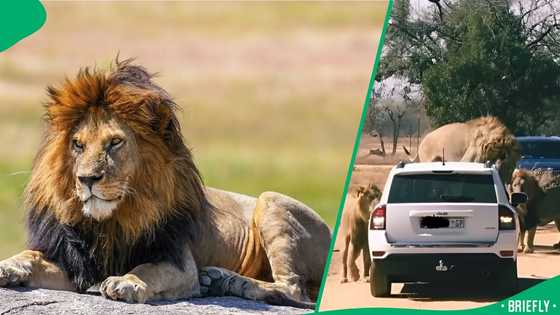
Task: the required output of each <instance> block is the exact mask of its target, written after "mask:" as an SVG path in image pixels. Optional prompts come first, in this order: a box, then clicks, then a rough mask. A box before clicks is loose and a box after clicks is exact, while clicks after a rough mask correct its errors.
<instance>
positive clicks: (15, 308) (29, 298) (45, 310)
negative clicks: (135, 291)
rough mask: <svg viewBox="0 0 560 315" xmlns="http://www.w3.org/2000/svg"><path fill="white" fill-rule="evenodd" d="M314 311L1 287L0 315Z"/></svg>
mask: <svg viewBox="0 0 560 315" xmlns="http://www.w3.org/2000/svg"><path fill="white" fill-rule="evenodd" d="M310 311H311V310H302V309H297V308H292V307H284V306H273V305H268V304H264V303H259V302H255V301H250V300H244V299H240V298H236V297H212V298H195V299H189V300H179V301H161V302H150V303H148V304H129V303H125V302H117V301H111V300H108V299H105V298H103V297H101V296H100V295H99V294H89V293H88V294H78V293H73V292H66V291H54V290H46V289H30V288H20V287H18V288H0V314H2V315H4V314H57V315H59V314H87V315H90V314H147V315H154V314H169V313H171V314H193V315H196V314H205V315H206V314H208V315H212V314H220V315H221V314H303V313H309V312H310Z"/></svg>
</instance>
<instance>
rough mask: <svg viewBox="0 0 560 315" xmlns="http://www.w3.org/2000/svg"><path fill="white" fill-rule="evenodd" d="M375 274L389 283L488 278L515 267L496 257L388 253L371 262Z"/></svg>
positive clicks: (507, 261)
mask: <svg viewBox="0 0 560 315" xmlns="http://www.w3.org/2000/svg"><path fill="white" fill-rule="evenodd" d="M373 263H374V264H375V268H376V271H377V272H380V273H382V274H384V275H386V276H387V278H388V280H389V281H395V282H408V281H446V280H457V279H472V280H476V279H491V278H495V277H498V276H499V275H500V272H503V271H504V270H508V268H510V267H512V266H514V265H515V260H514V259H513V258H500V257H498V256H496V255H495V254H490V253H488V254H486V253H485V254H391V255H388V256H387V257H385V258H383V259H373Z"/></svg>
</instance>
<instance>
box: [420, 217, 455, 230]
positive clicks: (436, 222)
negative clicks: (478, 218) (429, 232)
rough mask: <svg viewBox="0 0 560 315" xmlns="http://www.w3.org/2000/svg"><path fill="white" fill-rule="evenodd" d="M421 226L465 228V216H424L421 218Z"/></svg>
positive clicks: (428, 227)
mask: <svg viewBox="0 0 560 315" xmlns="http://www.w3.org/2000/svg"><path fill="white" fill-rule="evenodd" d="M420 227H421V228H423V229H463V228H465V218H447V217H436V216H430V217H423V218H422V219H420Z"/></svg>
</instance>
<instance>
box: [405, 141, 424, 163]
mask: <svg viewBox="0 0 560 315" xmlns="http://www.w3.org/2000/svg"><path fill="white" fill-rule="evenodd" d="M402 148H403V151H404V153H406V155H408V156H410V155H411V154H410V150H408V149H407V148H406V146H404V145H403V146H402ZM410 162H413V163H416V162H420V157H419V156H418V153H416V156H415V157H414V159H412V160H410Z"/></svg>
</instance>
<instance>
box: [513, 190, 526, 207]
mask: <svg viewBox="0 0 560 315" xmlns="http://www.w3.org/2000/svg"><path fill="white" fill-rule="evenodd" d="M527 199H528V197H527V194H526V193H523V192H514V193H512V194H511V205H512V206H514V207H517V206H518V205H519V204H520V203H526V202H527Z"/></svg>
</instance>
